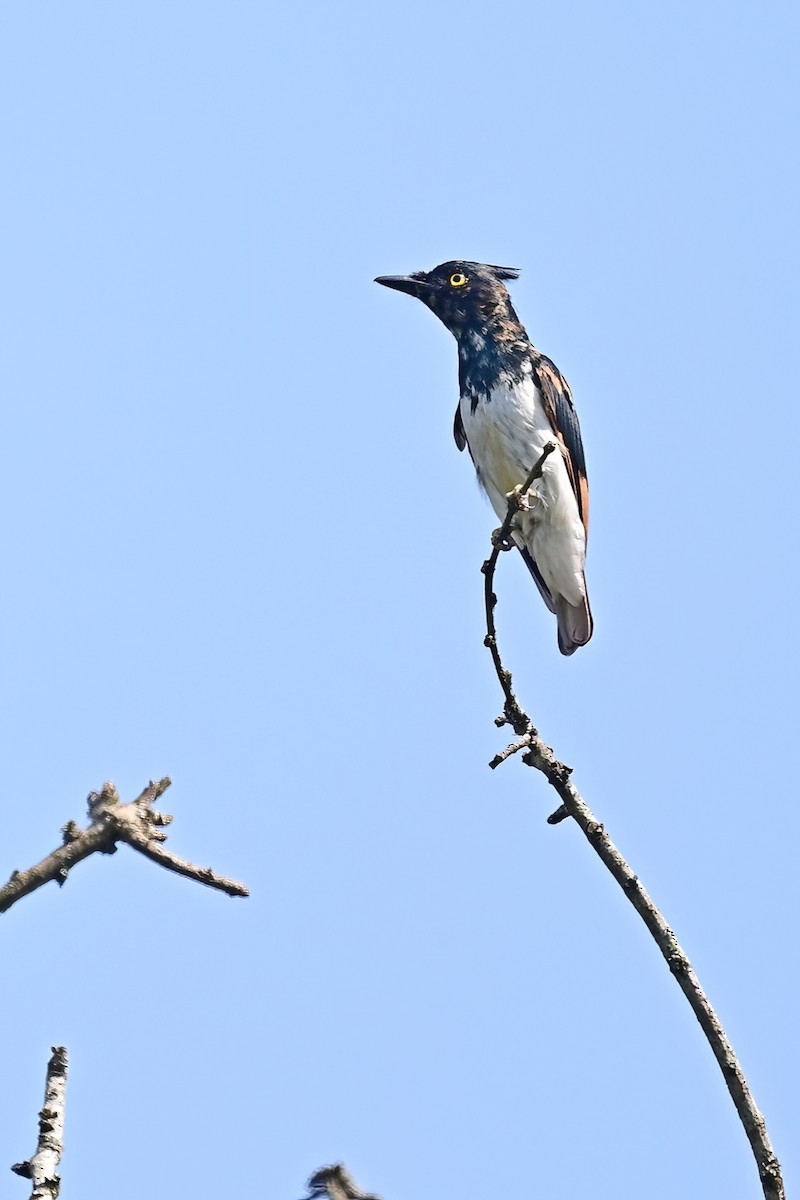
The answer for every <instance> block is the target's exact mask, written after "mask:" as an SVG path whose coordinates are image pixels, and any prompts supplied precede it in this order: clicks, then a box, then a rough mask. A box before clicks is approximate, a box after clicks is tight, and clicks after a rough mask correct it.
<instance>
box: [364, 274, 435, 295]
mask: <svg viewBox="0 0 800 1200" xmlns="http://www.w3.org/2000/svg"><path fill="white" fill-rule="evenodd" d="M375 282H376V283H382V284H383V286H384V287H388V288H394V290H395V291H396V292H407V293H408V295H409V296H416V297H417V299H418V300H421V299H422V297H423V296H424V295H426V294H427V293H428V292H432V291H433V290H434V289H433V284H432V283H426V282H425V280H424V279H415V278H414V276H413V275H379V276H378V277H377V279H376V280H375Z"/></svg>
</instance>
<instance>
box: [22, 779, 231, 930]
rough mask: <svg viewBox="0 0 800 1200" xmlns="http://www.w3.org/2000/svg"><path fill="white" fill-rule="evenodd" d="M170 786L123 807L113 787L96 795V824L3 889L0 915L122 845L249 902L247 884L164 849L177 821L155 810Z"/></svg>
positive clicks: (70, 828)
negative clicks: (167, 827)
mask: <svg viewBox="0 0 800 1200" xmlns="http://www.w3.org/2000/svg"><path fill="white" fill-rule="evenodd" d="M170 782H171V781H170V779H169V778H164V779H159V780H158V781H152V780H151V782H150V783H149V784H148V786H147V787H146V788H145V789H144V790H143V791H142V793H141V794H140V795H139V796H137V797H136V799H135V800H132V801H131V802H130V803H129V804H121V803H120V799H119V794H118V792H117V789H116V787H115V786H114V784H113V783H105V784H104V785H103V788H102V790H101V791H99V792H90V793H89V796H88V809H89V818H90V823H89V824H88V825H87V826H86V828H85V829H81V827H80V826H79V825H78V824H76V822H75V821H69V822H67V824H66V825H65V826H64V828H63V830H62V836H63V843H64V844H63V845H62V846H59V847H58V848H57V849H56V850H53V852H52V853H51V854H48V855H47V857H46V858H43V859H42V861H41V862H39V863H37V864H36V865H35V866H33V867H29V868H28V870H27V871H14V872H13V874H12V875H11V878H10V879H9V881H8V883H7V884H5V885H4V886H3V887H1V888H0V913H3V912H6V911H7V909H9V908H11V906H12V904H16V902H17V900H21V899H22V897H23V896H27V895H29V894H30V893H31V892H35V891H36V889H37V888H40V887H41V886H42V885H43V884H45V883H48V882H49V881H50V880H51V879H52V880H55V882H56V883H57V884H58V885H59V887H60V886H61V885H62V884H64V883H65V882H66V879H67V876H68V874H69V872H70V870H71V869H72V867H74V866H75V864H76V863H79V862H81V861H82V860H83V859H84V858H88V857H89V855H90V854H95V853H98V852H99V853H100V854H113V853H114V852H115V850H116V849H117V844H118V843H119V842H127V844H128V845H129V846H132V847H133V849H134V850H138V851H139V853H140V854H143V855H144V856H145V857H146V858H150V859H152V860H153V862H157V863H158V864H159V866H162V867H166V869H167V870H168V871H174V872H175V874H176V875H184V876H186V877H187V878H188V879H194V880H196V881H197V882H198V883H204V884H206V885H207V886H208V887H212V888H216V889H217V890H218V891H221V892H227V894H228V895H229V896H248V895H249V894H250V893H249V892H248V890H247V888H246V887H245V885H244V884H243V883H239V882H238V881H237V880H236V879H228V878H226V877H225V876H224V875H218V874H217V873H216V871H213V870H212V869H211V868H210V867H198V866H195V864H194V863H190V862H188V861H187V860H186V859H183V858H179V857H178V856H177V855H176V854H172V853H170V851H168V850H166V849H165V848H164V846H163V844H162V843H163V842H164V841H165V840H166V836H167V835H166V833H164V826H165V825H169V824H170V822H171V821H172V817H171V816H170V814H169V813H161V812H158V810H157V809H155V808H154V807H153V805H154V804H155V802H156V800H158V799H159V797H160V796H162V795H163V794H164V792H165V791H166V790H167V788H168V787H169V786H170Z"/></svg>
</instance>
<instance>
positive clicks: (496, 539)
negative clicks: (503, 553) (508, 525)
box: [491, 528, 514, 550]
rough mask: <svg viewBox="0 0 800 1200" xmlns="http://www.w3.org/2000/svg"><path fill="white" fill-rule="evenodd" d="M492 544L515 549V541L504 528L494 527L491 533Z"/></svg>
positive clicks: (501, 548)
mask: <svg viewBox="0 0 800 1200" xmlns="http://www.w3.org/2000/svg"><path fill="white" fill-rule="evenodd" d="M491 539H492V546H493V547H497V548H498V549H500V550H513V549H514V543H513V542H512V540H511V535H510V534H508V533H506V532H505V531H504V530H503V529H502V528H501V529H493V530H492V534H491Z"/></svg>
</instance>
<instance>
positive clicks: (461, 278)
mask: <svg viewBox="0 0 800 1200" xmlns="http://www.w3.org/2000/svg"><path fill="white" fill-rule="evenodd" d="M465 283H469V280H468V279H467V277H466V275H462V274H461V272H460V271H456V273H455V275H451V276H450V287H463V286H464V284H465Z"/></svg>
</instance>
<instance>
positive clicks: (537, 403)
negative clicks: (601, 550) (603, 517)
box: [461, 374, 586, 604]
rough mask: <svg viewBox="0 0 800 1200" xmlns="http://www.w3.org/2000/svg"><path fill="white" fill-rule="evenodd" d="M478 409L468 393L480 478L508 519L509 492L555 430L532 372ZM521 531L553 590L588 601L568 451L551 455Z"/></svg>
mask: <svg viewBox="0 0 800 1200" xmlns="http://www.w3.org/2000/svg"><path fill="white" fill-rule="evenodd" d="M472 409H473V399H472V397H470V396H467V395H464V396H462V397H461V419H462V421H463V422H464V431H465V433H466V435H467V441H468V442H469V447H470V450H471V452H472V456H473V458H474V460H475V466H476V468H477V470H478V476H479V479H480V481H481V484H482V485H483V487H484V488H485V490H486V494H487V495H488V497H489V499H490V501H491V503H492V507H493V508H494V511H495V513H496V514H497V516H498V517H499V518H500V520H502V519H503V518H504V517H505V515H506V511H507V507H508V501H507V499H506V497H507V495H508V493H509V492H510V491H511V490H512V489H513V488H515V487H516V486H517V485H518V484H521V483H523V482H524V480H525V477H526V475H527V474H528V473H529V471H530V469H531V467H533V466H534V464H535V463H536V461H537V460H538V458H539V457H540V456H541V454H542V451H543V450H544V447H545V445H546V444H547V442H549V441H554V440H555V433H554V431H553V428H552V426H551V424H550V421H549V420H548V417H547V413H546V412H545V408H544V404H543V403H542V397H541V393H540V392H539V389H538V388H537V387H536V385H535V384H534V382H533V378H532V376H531V375H530V374H527V375H525V376H524V377H523V379H522V380H521V381H519V382H510V381H509V382H507V383H502V384H499V385H498V386H497V387H496V388H494V390H493V391H492V392H491V395H490V397H489V398H488V399H487V398H486V397H485V396H483V397H481V398H480V399H479V400H478V402H477V404H476V405H475V411H474V412H473V411H472ZM521 534H522V538H523V540H524V543H525V545H526V546H527V548H528V550H529V551H530V553H531V555H532V557H533V559H534V561H535V562H536V565H537V566H538V568H539V570H540V571H541V573H542V576H543V578H544V580H545V583H546V584H547V586H548V588H549V589H550V591H551V593H552V594H553V595H554V596H557V595H560V596H564V597H565V598H566V599H567V600H568V601H569V603H570V604H578V603H580V602H581V601H582V600H583V598H584V597H585V583H584V578H583V565H584V560H585V557H586V536H585V532H584V528H583V523H582V521H581V518H580V513H579V511H578V502H577V500H576V499H575V493H574V492H573V490H572V485H571V483H570V480H569V474H568V472H567V467H566V463H565V461H564V457H563V454H562V453H561V450H560V449H559V450H558V451H556V453H554V454H551V455H550V456H549V458H548V459H547V461H546V462H545V467H544V473H543V475H542V478H541V479H540V480H538V481H537V482H536V483H535V484H534V487H533V489H532V499H531V509H530V512H528V513H524V514H522V518H521Z"/></svg>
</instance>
